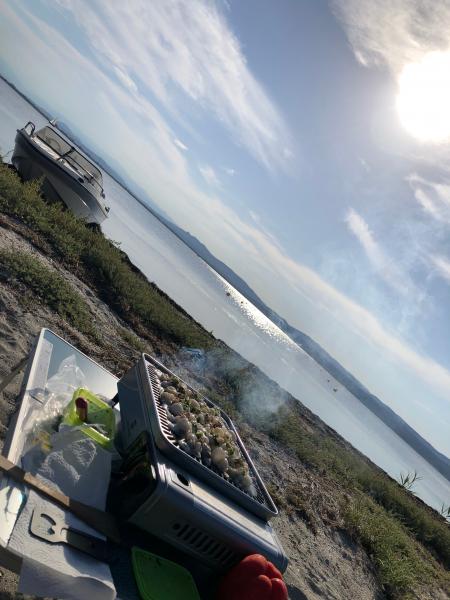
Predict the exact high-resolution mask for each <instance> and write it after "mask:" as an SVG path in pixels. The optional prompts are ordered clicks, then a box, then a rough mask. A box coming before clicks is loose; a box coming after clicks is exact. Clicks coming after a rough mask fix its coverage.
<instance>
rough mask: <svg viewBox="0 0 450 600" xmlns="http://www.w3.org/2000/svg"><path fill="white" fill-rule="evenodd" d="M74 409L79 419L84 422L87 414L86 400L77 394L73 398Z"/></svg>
mask: <svg viewBox="0 0 450 600" xmlns="http://www.w3.org/2000/svg"><path fill="white" fill-rule="evenodd" d="M75 410H76V413H77V415H78V418H79V419H80V421H83V422H84V423H85V422H86V421H87V416H88V402H87V400H86V399H85V398H83V397H82V396H78V398H77V399H76V400H75Z"/></svg>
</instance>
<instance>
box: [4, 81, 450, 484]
mask: <svg viewBox="0 0 450 600" xmlns="http://www.w3.org/2000/svg"><path fill="white" fill-rule="evenodd" d="M0 77H1V79H3V80H4V81H5V82H6V83H7V84H8V85H9V86H10V87H12V88H13V89H14V90H15V91H16V92H17V93H18V94H19V95H20V96H21V97H22V98H24V99H25V100H26V101H27V102H28V103H30V104H31V105H32V106H33V107H34V108H35V109H36V110H37V111H38V112H40V113H41V114H43V115H44V116H45V117H46V118H47V119H50V116H49V114H48V112H47V111H46V110H44V109H43V108H42V107H40V106H39V105H37V104H36V103H34V102H33V101H32V100H30V99H29V98H28V97H27V96H25V95H24V94H23V93H22V92H20V90H18V89H17V88H16V87H15V86H14V85H13V84H11V83H10V82H9V81H8V80H7V79H5V78H4V77H2V76H1V75H0ZM57 127H58V128H59V129H60V130H61V131H62V132H63V133H64V134H65V135H66V136H67V137H69V138H70V139H71V140H72V141H73V143H74V144H75V145H77V146H78V147H79V148H80V149H81V150H82V151H83V152H85V153H86V154H87V155H88V156H90V157H91V158H92V159H93V160H94V161H95V162H96V163H97V164H98V165H99V166H100V167H101V168H102V169H103V170H104V171H105V172H106V173H108V175H110V176H111V177H112V178H113V179H114V180H115V181H116V182H117V183H118V184H119V185H120V186H122V187H123V188H124V189H125V190H126V191H127V192H128V193H129V194H130V195H131V196H133V198H135V199H136V201H137V202H139V203H140V204H141V205H142V206H143V207H144V208H146V209H147V210H149V212H151V213H152V214H153V215H154V216H155V217H156V218H157V219H158V220H159V221H160V222H161V223H163V224H164V225H165V226H166V227H167V228H168V229H170V231H172V233H174V234H175V235H176V236H177V237H178V238H179V239H180V240H181V241H182V242H184V243H185V244H186V245H187V246H188V247H189V248H191V250H192V251H193V252H195V254H197V255H198V256H199V257H200V258H201V259H203V260H204V261H205V262H206V263H207V264H208V265H209V266H210V267H211V268H212V269H214V270H215V271H216V272H217V273H219V275H221V276H222V277H223V278H224V279H225V280H226V281H228V282H229V283H230V285H232V286H233V287H234V288H236V289H237V290H238V291H239V292H240V293H241V294H242V295H243V296H244V297H245V298H247V300H249V301H250V302H251V303H252V304H254V305H255V306H256V307H257V308H258V309H259V310H260V311H261V312H262V313H263V314H264V315H265V316H266V317H267V318H268V319H270V320H271V321H272V322H273V323H274V324H275V325H276V326H277V327H279V328H280V329H281V330H282V331H284V333H286V334H287V335H288V336H289V337H290V338H291V339H292V340H293V341H294V342H295V343H296V344H298V345H299V346H300V347H301V348H302V349H303V350H304V351H305V352H306V353H307V354H309V355H310V356H311V357H312V358H313V359H314V360H315V361H316V362H317V363H319V364H320V365H321V366H322V367H323V368H324V369H325V370H326V371H328V373H330V375H332V376H333V377H334V378H335V379H336V380H337V381H339V383H340V384H341V385H343V386H344V387H345V388H346V389H347V390H349V392H351V393H352V394H353V395H354V396H355V397H356V398H357V399H358V400H359V401H360V402H361V403H362V404H364V406H365V407H366V408H368V409H369V410H370V411H371V412H372V413H373V414H375V415H376V416H377V417H378V418H379V419H380V420H381V421H383V423H385V425H387V426H388V427H389V428H390V429H392V431H394V432H395V433H396V434H397V435H398V436H399V437H400V438H402V439H403V440H404V441H405V442H406V443H407V444H409V445H410V446H411V447H412V448H413V449H414V450H415V451H416V452H417V453H418V454H420V455H421V456H422V457H423V458H424V459H425V460H426V461H427V462H428V463H430V464H431V465H432V466H433V467H434V468H435V469H436V470H437V471H439V473H441V474H442V475H443V476H444V477H445V478H446V479H447V480H449V481H450V459H449V458H448V457H447V456H445V455H444V454H442V453H440V452H439V451H438V450H436V449H435V448H434V447H433V446H432V445H431V444H430V443H429V442H428V441H427V440H425V439H424V438H423V437H422V436H421V435H420V434H419V433H417V431H415V430H414V429H413V428H412V427H411V426H410V425H408V424H407V423H406V422H405V421H404V420H403V419H402V418H401V417H400V416H399V415H397V414H396V413H395V412H394V411H393V410H392V409H391V408H389V406H387V405H386V404H385V403H384V402H382V401H381V400H380V399H379V398H377V397H376V396H374V395H373V394H371V393H370V391H369V390H368V389H367V388H366V387H364V385H363V384H362V383H361V382H360V381H358V380H357V379H356V378H355V377H354V376H353V375H352V374H351V373H350V372H349V371H347V370H346V369H345V368H344V367H343V366H342V365H341V364H340V363H339V362H338V361H337V360H336V359H334V358H333V357H332V356H331V355H330V354H328V352H327V351H326V350H324V349H323V348H322V347H321V346H320V344H318V343H317V342H315V341H314V340H313V339H312V338H310V337H309V336H308V335H306V334H305V333H303V332H301V331H299V330H298V329H296V328H295V327H292V326H291V325H289V323H288V322H287V321H286V320H285V319H283V317H280V315H278V314H277V313H276V312H275V311H273V310H272V309H271V308H270V307H268V306H267V305H266V304H265V303H264V302H263V300H261V298H260V297H259V296H258V295H257V294H256V293H255V292H254V291H253V290H252V289H251V288H250V286H249V285H248V284H247V283H246V282H245V281H244V280H243V279H242V278H241V277H239V275H237V274H236V273H235V272H234V271H233V270H232V269H231V268H230V267H228V266H227V265H226V264H225V263H224V262H222V261H221V260H219V259H218V258H217V257H215V256H214V255H213V254H212V253H211V252H210V251H209V250H208V248H207V247H206V246H205V245H204V244H202V242H200V241H199V240H198V239H197V238H196V237H195V236H193V235H192V234H191V233H189V232H188V231H185V230H184V229H182V228H181V227H179V226H178V225H176V224H175V223H173V222H172V221H170V220H169V219H168V218H166V217H164V216H162V215H161V212H160V209H159V208H156V206H155V204H154V203H153V202H152V201H151V199H150V198H148V195H147V194H146V193H145V191H144V190H141V189H139V188H137V193H135V192H133V191H132V190H130V186H129V184H128V183H127V182H126V181H125V180H124V179H123V178H122V177H121V176H120V175H119V174H118V173H117V172H116V171H115V170H114V169H113V168H112V167H111V166H110V165H109V164H108V163H107V162H106V161H105V160H103V159H102V158H101V157H100V156H99V155H98V154H96V153H95V152H94V151H92V150H90V149H89V148H88V147H87V146H86V145H85V144H84V143H83V142H82V141H81V140H79V139H78V137H77V136H76V134H74V133H73V131H72V130H71V129H70V127H69V126H68V125H67V124H65V123H63V122H58V124H57ZM133 187H135V186H133ZM139 193H141V194H142V195H143V196H145V197H146V199H147V200H148V202H144V201H143V200H141V199H140V198H139V197H138V195H137V194H139ZM149 204H150V205H149Z"/></svg>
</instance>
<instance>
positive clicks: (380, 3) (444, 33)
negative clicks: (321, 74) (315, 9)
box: [332, 0, 450, 74]
mask: <svg viewBox="0 0 450 600" xmlns="http://www.w3.org/2000/svg"><path fill="white" fill-rule="evenodd" d="M332 5H333V6H334V9H335V12H336V14H337V16H338V18H339V19H340V20H341V22H342V23H343V25H344V27H345V30H346V32H347V36H348V39H349V41H350V44H351V46H352V48H353V51H354V53H355V57H356V59H357V60H358V61H359V62H360V63H361V64H362V65H364V66H372V65H387V66H388V67H389V68H390V69H391V70H392V71H393V72H394V73H396V74H398V73H399V72H400V71H401V70H402V69H403V67H404V65H405V64H407V63H410V62H416V61H418V60H420V59H421V58H422V57H423V55H424V54H426V53H427V52H432V51H435V50H446V49H447V47H448V32H449V31H450V4H449V3H448V2H439V1H436V0H377V1H376V2H374V1H373V0H332Z"/></svg>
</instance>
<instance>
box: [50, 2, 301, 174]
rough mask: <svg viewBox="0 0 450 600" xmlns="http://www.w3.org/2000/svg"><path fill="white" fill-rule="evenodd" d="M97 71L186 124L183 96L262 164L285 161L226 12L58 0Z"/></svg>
mask: <svg viewBox="0 0 450 600" xmlns="http://www.w3.org/2000/svg"><path fill="white" fill-rule="evenodd" d="M59 4H60V6H61V7H62V9H63V10H64V11H68V12H70V14H71V17H73V18H74V19H75V20H76V21H77V22H78V24H79V25H80V26H81V27H82V29H83V31H84V33H85V35H86V38H87V42H88V44H90V46H91V47H92V49H93V50H94V51H95V55H96V57H97V59H98V60H101V61H102V64H103V66H104V68H106V69H113V70H114V71H115V72H116V74H120V75H119V77H120V79H121V81H122V82H123V83H125V85H126V86H127V87H129V83H130V82H131V81H134V82H139V84H140V85H139V87H140V89H141V87H142V88H144V87H146V88H147V89H148V90H150V91H151V92H152V93H153V94H154V95H155V96H156V97H157V98H158V100H159V101H160V102H161V103H162V105H163V106H164V107H165V108H167V109H169V110H171V111H172V113H173V114H174V115H176V117H177V118H179V119H184V120H185V121H186V122H188V123H190V121H191V120H190V119H189V115H187V114H186V112H185V111H186V105H187V104H188V103H187V102H186V100H187V99H189V100H190V101H192V102H193V103H195V104H197V105H198V106H199V107H200V108H201V109H204V110H206V111H208V112H209V113H210V114H211V115H214V116H215V117H216V118H217V119H218V120H219V122H220V123H221V124H222V125H223V126H225V127H226V129H227V130H228V131H229V133H230V134H231V136H232V138H233V140H234V141H235V142H236V143H238V144H239V145H242V146H244V147H245V148H246V149H247V150H248V151H249V152H250V153H251V154H252V155H253V156H254V157H255V158H256V159H257V160H259V161H260V162H262V163H263V164H264V165H265V166H266V167H267V168H268V169H273V168H279V167H285V166H286V165H287V164H288V163H289V162H290V159H291V158H292V155H293V153H292V150H291V149H290V145H291V142H290V136H289V134H288V132H287V127H286V126H285V124H284V121H283V118H282V116H281V115H280V113H279V111H278V109H277V107H276V106H275V105H274V103H273V102H272V100H271V99H270V98H269V96H268V94H267V92H266V91H265V90H264V88H263V87H262V85H261V84H260V83H259V82H258V81H257V79H256V78H255V76H254V75H253V73H252V71H251V70H250V68H249V66H248V63H247V60H246V58H245V56H244V53H243V51H242V49H241V46H240V44H239V40H238V39H237V37H236V36H235V35H234V34H233V32H232V31H231V29H230V27H229V24H228V22H227V19H226V16H225V15H224V14H223V13H222V12H221V11H220V10H219V8H218V5H217V4H215V3H213V2H207V1H206V0H191V1H190V2H188V3H186V2H183V1H182V0H173V1H172V2H166V1H165V0H160V1H157V0H154V1H152V2H148V1H147V0H134V1H133V2H113V3H111V2H108V1H107V0H105V1H103V2H99V3H96V4H95V7H94V5H93V4H92V3H91V2H88V1H87V0H60V1H59Z"/></svg>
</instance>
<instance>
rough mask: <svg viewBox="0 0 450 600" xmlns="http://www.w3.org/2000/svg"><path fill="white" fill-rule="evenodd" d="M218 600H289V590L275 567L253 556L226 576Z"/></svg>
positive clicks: (257, 555)
mask: <svg viewBox="0 0 450 600" xmlns="http://www.w3.org/2000/svg"><path fill="white" fill-rule="evenodd" d="M216 600H288V590H287V587H286V584H285V583H284V581H283V577H282V575H281V573H280V571H279V570H278V569H277V568H276V567H275V565H273V564H272V563H271V562H269V561H268V560H267V559H266V558H264V556H262V555H261V554H251V555H250V556H246V557H245V558H244V559H243V560H241V562H240V563H239V564H237V565H236V566H235V567H233V568H232V569H231V570H230V571H229V572H228V573H227V574H226V575H225V577H224V578H223V579H222V581H221V582H220V585H219V589H218V592H217V597H216Z"/></svg>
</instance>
